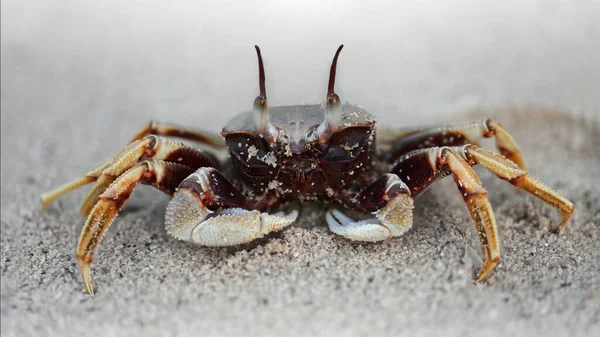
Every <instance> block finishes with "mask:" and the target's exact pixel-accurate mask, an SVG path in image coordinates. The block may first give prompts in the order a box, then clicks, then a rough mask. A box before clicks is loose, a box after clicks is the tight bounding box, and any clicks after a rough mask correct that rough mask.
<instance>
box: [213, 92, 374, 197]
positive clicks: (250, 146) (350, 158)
mask: <svg viewBox="0 0 600 337" xmlns="http://www.w3.org/2000/svg"><path fill="white" fill-rule="evenodd" d="M269 113H270V122H271V124H272V125H273V127H274V128H275V130H277V132H278V133H279V135H280V136H281V137H280V139H284V140H285V141H284V142H283V143H282V142H278V143H276V144H274V143H271V142H269V141H267V140H266V139H265V138H264V136H263V135H262V134H261V133H258V132H256V130H255V127H254V124H253V120H252V112H247V113H243V114H240V115H238V116H236V117H234V118H233V119H232V120H231V121H230V122H229V123H227V124H226V125H225V127H224V128H223V130H222V132H221V134H222V135H223V136H224V137H225V140H226V142H227V146H228V148H229V151H230V154H231V160H232V163H233V166H234V167H235V168H236V171H237V173H238V174H239V175H240V177H241V178H242V180H243V181H244V182H245V183H246V184H248V186H249V187H251V188H252V189H253V190H255V191H257V192H267V191H269V190H271V189H272V190H275V191H277V192H279V194H292V193H294V194H296V195H297V196H299V197H309V196H311V195H321V194H328V193H330V192H328V189H334V190H335V189H339V188H340V187H342V186H344V185H347V184H350V183H351V182H352V181H353V180H355V179H356V178H357V177H358V176H359V174H360V173H361V172H363V171H364V170H366V169H368V168H370V167H371V158H372V153H373V152H374V138H375V134H374V132H375V125H376V122H375V119H374V117H373V115H371V114H370V113H369V112H368V111H366V110H365V109H363V108H361V107H358V106H354V105H350V104H345V105H343V106H342V122H341V124H340V127H339V128H338V129H337V130H336V131H335V132H333V133H332V134H330V135H328V137H327V139H326V140H324V141H323V140H321V141H318V142H310V141H307V139H310V135H311V133H314V132H316V130H317V128H318V127H319V125H321V124H322V123H323V120H324V118H325V106H323V105H318V104H317V105H294V106H279V107H273V108H270V109H269Z"/></svg>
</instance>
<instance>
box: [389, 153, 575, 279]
mask: <svg viewBox="0 0 600 337" xmlns="http://www.w3.org/2000/svg"><path fill="white" fill-rule="evenodd" d="M477 163H479V164H481V165H483V166H484V167H486V168H487V169H489V170H490V171H492V172H493V173H494V174H496V175H497V176H499V177H500V178H503V179H505V180H508V181H509V182H511V183H512V184H513V185H515V186H517V187H521V188H523V189H525V190H526V191H528V192H530V193H532V194H533V195H535V196H536V197H538V198H540V199H542V200H543V201H545V202H547V203H549V204H551V205H552V206H554V207H556V208H557V209H558V210H559V211H560V212H561V213H562V214H563V215H564V216H565V219H564V220H563V221H562V222H561V224H560V225H559V227H560V226H564V223H566V221H567V220H568V218H569V217H570V214H571V213H572V210H573V208H572V204H571V203H570V202H569V201H568V200H566V199H565V198H563V197H561V196H560V195H558V194H557V193H556V192H554V191H552V190H551V189H549V188H547V187H546V186H544V185H542V184H541V183H540V182H539V181H537V180H536V179H535V178H533V177H531V176H529V175H528V174H527V173H526V172H525V171H524V170H522V169H520V168H519V167H518V166H517V165H516V164H515V163H513V162H511V161H510V160H508V159H506V158H503V157H502V156H500V155H497V154H494V153H492V152H490V151H487V150H483V149H481V148H478V147H476V146H473V145H466V146H462V147H436V148H429V149H421V150H415V151H412V152H409V153H407V154H405V155H404V156H402V157H401V158H400V159H399V160H398V161H397V162H396V163H395V164H394V166H393V167H392V170H391V171H392V172H394V173H396V174H398V176H399V177H400V178H401V179H403V181H405V182H406V184H407V185H408V187H409V188H410V191H411V193H412V195H413V196H417V195H419V194H420V193H421V192H423V191H424V190H425V189H427V187H429V186H430V185H431V184H432V183H433V182H434V181H436V180H437V179H439V178H442V177H444V176H446V175H448V174H452V175H453V176H454V180H455V182H456V184H457V186H458V189H459V191H460V192H461V194H462V196H463V199H464V201H465V203H466V205H467V208H468V209H469V212H470V213H471V217H472V219H473V221H474V222H475V226H476V229H477V233H478V234H479V235H478V236H479V240H480V242H481V247H482V252H483V255H484V256H485V261H484V265H483V267H482V269H481V271H480V272H479V275H478V277H477V279H478V280H484V279H485V278H487V277H488V276H489V273H490V272H491V271H492V270H493V269H494V267H495V266H496V264H497V263H498V261H499V260H500V249H499V245H498V235H497V230H496V221H495V218H494V214H493V211H492V208H491V206H490V203H489V201H488V199H487V192H486V190H485V189H484V188H483V186H482V185H481V181H480V180H479V178H478V177H477V175H476V174H475V172H474V171H473V169H472V168H471V167H470V166H471V165H474V164H477Z"/></svg>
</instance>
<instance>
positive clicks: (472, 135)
mask: <svg viewBox="0 0 600 337" xmlns="http://www.w3.org/2000/svg"><path fill="white" fill-rule="evenodd" d="M386 131H387V132H386ZM379 135H380V142H382V143H385V144H388V145H391V149H390V151H389V153H388V155H387V161H388V162H389V163H393V162H395V161H396V160H397V159H398V158H399V157H400V156H401V155H403V154H405V153H408V152H410V151H413V150H417V149H423V148H430V147H436V146H460V145H466V144H471V145H478V143H479V141H480V140H482V139H483V138H491V137H495V139H496V147H497V148H498V151H499V152H500V153H501V154H502V155H504V156H505V157H506V158H508V159H509V160H510V161H512V162H514V163H515V164H517V165H518V166H519V167H520V168H521V169H523V170H525V162H524V161H523V156H522V155H521V150H519V147H518V145H517V142H516V141H515V140H514V138H513V137H512V136H511V135H510V133H508V131H506V129H504V127H502V125H500V124H499V123H497V122H495V121H493V120H491V119H490V118H487V119H484V120H482V121H479V122H472V123H464V124H453V125H444V126H440V127H434V128H429V129H423V130H408V131H407V130H404V131H396V132H394V131H391V130H381V132H380V133H379Z"/></svg>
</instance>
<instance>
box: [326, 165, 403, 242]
mask: <svg viewBox="0 0 600 337" xmlns="http://www.w3.org/2000/svg"><path fill="white" fill-rule="evenodd" d="M344 204H346V205H348V206H350V207H352V208H354V209H356V210H358V211H361V212H363V213H364V212H372V213H373V214H374V215H375V217H374V218H371V219H366V220H362V221H354V220H352V219H351V218H349V217H348V216H346V215H344V214H343V213H342V212H340V211H338V210H335V209H330V210H329V211H328V212H327V214H326V220H327V224H328V225H329V229H331V231H332V232H334V233H336V234H338V235H341V236H344V237H345V238H347V239H350V240H353V241H370V242H374V241H381V240H385V239H388V238H391V237H393V236H400V235H402V234H404V232H406V231H407V230H409V229H410V228H411V227H412V209H413V199H412V197H411V195H410V190H409V188H408V187H407V186H406V184H404V183H403V182H402V181H401V180H400V179H399V178H398V176H397V175H395V174H390V173H388V174H384V175H383V176H382V177H381V178H379V179H378V180H377V181H375V182H374V183H373V184H371V185H370V186H369V187H367V188H366V189H365V190H363V191H362V192H361V193H359V194H358V195H356V196H355V197H354V198H353V200H349V201H347V202H344Z"/></svg>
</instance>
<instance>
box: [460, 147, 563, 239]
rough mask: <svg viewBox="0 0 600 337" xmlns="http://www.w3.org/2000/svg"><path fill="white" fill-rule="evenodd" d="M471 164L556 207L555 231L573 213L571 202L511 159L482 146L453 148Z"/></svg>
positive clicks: (561, 226)
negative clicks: (559, 217) (556, 222)
mask: <svg viewBox="0 0 600 337" xmlns="http://www.w3.org/2000/svg"><path fill="white" fill-rule="evenodd" d="M455 151H456V152H458V153H459V154H461V155H462V156H463V158H464V159H465V160H467V161H469V162H470V163H471V164H480V165H482V166H483V167H485V168H486V169H488V170H489V171H490V172H492V173H493V174H495V175H496V176H497V177H499V178H501V179H504V180H506V181H508V182H510V183H511V184H513V185H515V186H516V187H519V188H522V189H524V190H525V191H527V192H529V193H531V194H532V195H534V196H535V197H537V198H539V199H540V200H542V201H544V202H545V203H547V204H549V205H551V206H552V207H554V208H556V209H557V210H558V211H559V212H560V213H561V214H562V215H563V219H562V221H561V222H560V223H559V224H558V225H557V226H555V227H554V228H552V230H554V231H557V230H559V229H561V228H563V227H564V226H565V225H566V224H567V222H568V221H569V218H571V215H573V210H574V206H573V203H572V202H570V201H569V200H567V199H566V198H565V197H563V196H562V195H560V194H558V193H557V192H555V191H554V190H552V189H550V188H549V187H547V186H546V185H544V184H543V183H542V182H540V181H539V180H537V179H536V178H534V177H532V176H531V175H529V174H528V173H527V172H525V171H524V170H522V169H521V168H520V167H519V166H517V165H516V164H515V163H513V162H512V161H510V160H508V159H506V158H504V157H503V156H500V155H498V154H496V153H493V152H491V151H489V150H486V149H484V148H480V147H477V146H472V145H466V146H463V147H461V148H459V149H456V150H455Z"/></svg>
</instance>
